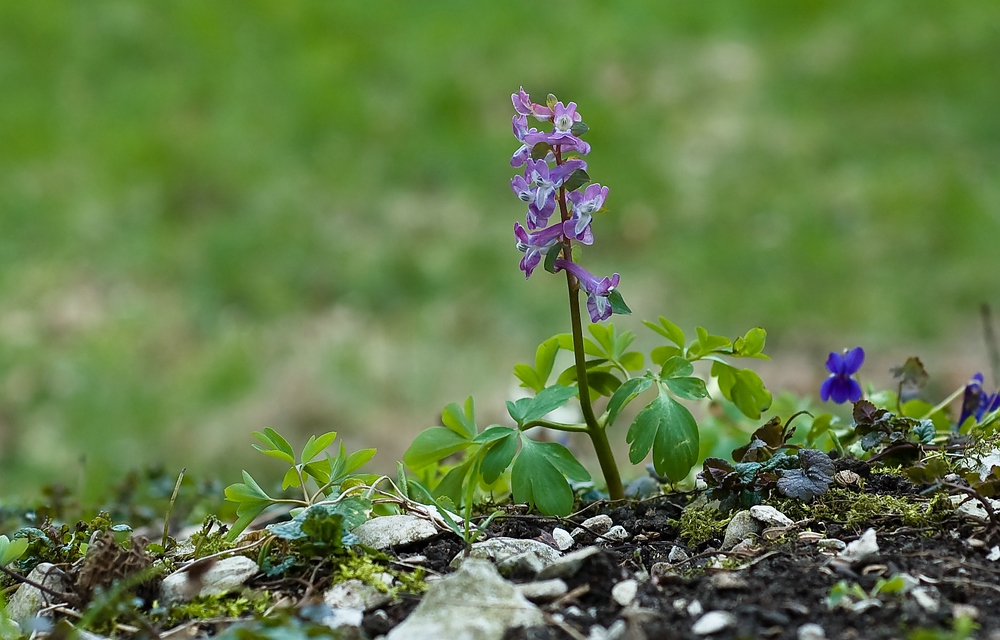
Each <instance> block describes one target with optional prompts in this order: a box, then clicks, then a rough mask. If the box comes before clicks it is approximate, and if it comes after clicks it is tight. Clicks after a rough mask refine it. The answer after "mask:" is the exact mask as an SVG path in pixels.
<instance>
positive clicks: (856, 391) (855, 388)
mask: <svg viewBox="0 0 1000 640" xmlns="http://www.w3.org/2000/svg"><path fill="white" fill-rule="evenodd" d="M847 384H848V385H849V386H850V390H849V391H848V394H847V399H848V400H850V401H851V402H857V401H858V400H860V399H861V385H860V384H858V381H857V380H855V379H854V378H848V379H847Z"/></svg>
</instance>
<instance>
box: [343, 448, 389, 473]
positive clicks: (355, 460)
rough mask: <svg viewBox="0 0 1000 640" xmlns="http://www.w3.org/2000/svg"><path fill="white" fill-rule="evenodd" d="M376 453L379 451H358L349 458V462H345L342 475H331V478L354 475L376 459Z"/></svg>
mask: <svg viewBox="0 0 1000 640" xmlns="http://www.w3.org/2000/svg"><path fill="white" fill-rule="evenodd" d="M376 453H378V450H377V449H358V450H357V451H355V452H354V453H352V454H351V455H349V456H347V461H346V462H345V464H344V467H343V469H341V471H340V473H339V474H338V475H337V476H333V475H332V474H331V477H338V478H339V477H343V476H346V475H347V474H349V473H354V472H355V471H357V470H358V469H360V468H361V467H363V466H364V465H365V463H366V462H368V461H369V460H371V459H372V458H374V457H375V454H376Z"/></svg>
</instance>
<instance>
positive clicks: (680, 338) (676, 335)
mask: <svg viewBox="0 0 1000 640" xmlns="http://www.w3.org/2000/svg"><path fill="white" fill-rule="evenodd" d="M659 319H660V324H659V325H655V324H653V323H652V322H649V321H647V320H643V321H642V323H643V324H644V325H646V326H647V327H649V328H650V329H652V330H653V331H655V332H656V333H658V334H660V335H661V336H663V337H664V338H666V339H667V340H669V341H671V342H673V343H674V344H676V345H677V346H678V347H680V348H681V349H683V348H684V344H685V342H684V332H683V331H681V328H680V327H678V326H677V325H676V324H674V323H673V322H671V321H669V320H667V319H666V318H664V317H663V316H660V318H659Z"/></svg>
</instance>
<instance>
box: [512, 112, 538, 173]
mask: <svg viewBox="0 0 1000 640" xmlns="http://www.w3.org/2000/svg"><path fill="white" fill-rule="evenodd" d="M510 124H511V128H513V129H514V137H515V138H517V141H518V142H520V143H521V147H520V148H519V149H518V150H517V151H515V152H514V155H512V156H511V157H510V166H512V167H521V166H524V163H525V162H527V161H528V158H530V157H531V146H530V145H529V144H528V143H527V142H525V137H527V136H529V135H533V134H536V133H538V129H536V128H534V127H532V128H530V129H529V128H528V117H527V116H514V118H513V119H512V120H511V123H510Z"/></svg>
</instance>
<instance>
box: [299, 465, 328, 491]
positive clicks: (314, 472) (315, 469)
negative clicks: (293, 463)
mask: <svg viewBox="0 0 1000 640" xmlns="http://www.w3.org/2000/svg"><path fill="white" fill-rule="evenodd" d="M330 469H331V467H330V459H329V458H326V459H324V460H316V461H315V462H310V463H309V464H307V465H304V466H303V467H302V473H304V474H306V475H307V476H309V477H311V478H312V479H313V480H315V481H316V482H318V483H319V484H320V485H321V486H322V485H324V484H326V483H327V482H329V481H330Z"/></svg>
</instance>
